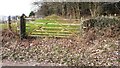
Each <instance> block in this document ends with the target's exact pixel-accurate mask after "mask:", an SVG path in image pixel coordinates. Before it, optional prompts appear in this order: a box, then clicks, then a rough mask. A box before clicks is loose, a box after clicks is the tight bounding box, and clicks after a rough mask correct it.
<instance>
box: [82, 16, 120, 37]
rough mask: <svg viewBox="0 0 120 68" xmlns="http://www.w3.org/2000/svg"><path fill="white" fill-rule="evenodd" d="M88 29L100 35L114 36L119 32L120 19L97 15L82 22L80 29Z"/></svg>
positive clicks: (86, 30)
mask: <svg viewBox="0 0 120 68" xmlns="http://www.w3.org/2000/svg"><path fill="white" fill-rule="evenodd" d="M90 29H93V30H95V32H96V33H97V35H98V34H101V35H110V36H116V35H119V34H120V20H119V19H117V18H109V17H97V18H94V19H89V20H86V21H84V22H83V23H82V30H83V31H84V32H86V33H87V32H88V31H89V30H90Z"/></svg>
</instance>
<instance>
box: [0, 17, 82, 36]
mask: <svg viewBox="0 0 120 68" xmlns="http://www.w3.org/2000/svg"><path fill="white" fill-rule="evenodd" d="M11 26H12V29H13V30H14V31H17V32H19V22H18V23H12V24H11ZM0 27H2V28H3V29H6V28H8V24H7V23H6V24H0ZM79 27H80V24H70V23H67V22H66V21H62V20H50V19H37V20H35V21H27V22H26V33H27V35H28V36H39V37H69V36H71V35H73V34H74V35H75V34H78V33H79Z"/></svg>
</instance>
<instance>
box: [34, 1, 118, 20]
mask: <svg viewBox="0 0 120 68" xmlns="http://www.w3.org/2000/svg"><path fill="white" fill-rule="evenodd" d="M119 3H120V2H114V3H108V2H107V3H105V2H104V3H102V2H41V3H39V2H34V3H33V4H34V5H37V6H38V7H39V8H38V9H37V11H36V13H37V14H38V15H43V16H48V15H51V14H56V15H59V16H62V17H65V18H73V19H79V18H80V17H82V16H92V17H96V16H99V15H102V14H104V13H107V14H120V4H119ZM113 10H114V11H113Z"/></svg>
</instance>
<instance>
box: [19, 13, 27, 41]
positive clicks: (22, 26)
mask: <svg viewBox="0 0 120 68" xmlns="http://www.w3.org/2000/svg"><path fill="white" fill-rule="evenodd" d="M25 37H26V20H25V14H22V16H21V17H20V39H21V40H22V39H24V38H25Z"/></svg>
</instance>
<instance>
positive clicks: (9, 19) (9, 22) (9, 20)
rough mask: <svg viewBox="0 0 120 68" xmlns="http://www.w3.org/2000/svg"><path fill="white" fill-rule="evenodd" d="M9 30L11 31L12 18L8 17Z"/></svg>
mask: <svg viewBox="0 0 120 68" xmlns="http://www.w3.org/2000/svg"><path fill="white" fill-rule="evenodd" d="M8 28H9V30H11V16H8Z"/></svg>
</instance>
